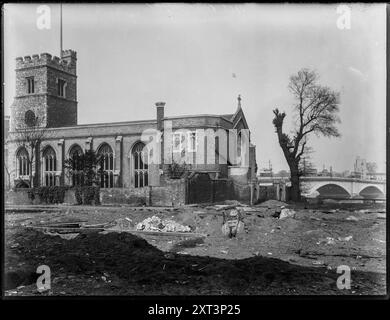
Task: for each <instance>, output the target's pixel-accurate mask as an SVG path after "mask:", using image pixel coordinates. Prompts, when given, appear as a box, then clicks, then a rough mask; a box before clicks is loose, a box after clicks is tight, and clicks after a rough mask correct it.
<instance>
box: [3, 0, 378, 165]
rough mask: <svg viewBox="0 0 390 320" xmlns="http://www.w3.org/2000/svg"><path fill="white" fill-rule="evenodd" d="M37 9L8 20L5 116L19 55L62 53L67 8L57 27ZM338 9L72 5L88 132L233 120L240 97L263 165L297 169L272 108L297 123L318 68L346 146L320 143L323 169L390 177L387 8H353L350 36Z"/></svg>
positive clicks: (11, 12)
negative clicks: (389, 172)
mask: <svg viewBox="0 0 390 320" xmlns="http://www.w3.org/2000/svg"><path fill="white" fill-rule="evenodd" d="M37 7H38V5H30V4H28V5H26V4H12V5H11V4H7V5H5V9H4V14H5V17H4V18H5V20H4V36H5V39H4V44H5V51H4V59H5V60H4V66H5V70H4V77H5V78H4V80H5V108H6V110H5V114H9V113H10V112H9V106H10V105H11V104H12V100H13V96H14V94H15V76H14V69H15V57H18V56H25V55H32V54H35V53H42V52H48V53H51V54H53V55H57V56H59V52H60V40H59V39H60V37H59V34H60V33H59V30H60V28H59V5H55V4H51V5H49V7H50V9H51V28H50V29H49V30H47V29H43V30H40V29H38V27H37V23H36V22H37V17H38V16H39V14H38V13H37ZM336 9H337V5H336V4H334V5H310V6H309V5H255V4H253V5H252V4H250V5H244V4H239V5H162V4H161V5H93V4H91V5H71V4H64V5H63V46H64V49H73V50H75V51H77V59H78V61H77V63H78V65H77V68H78V70H77V72H78V119H79V123H80V124H84V123H98V122H115V121H125V120H140V119H153V118H155V116H156V110H155V106H154V103H155V102H156V101H165V102H166V103H167V104H166V106H165V114H166V115H167V116H175V115H186V114H205V113H210V114H226V113H234V112H235V110H236V108H237V96H238V94H241V96H242V107H243V110H244V112H245V115H246V118H247V120H248V124H249V127H250V129H251V131H252V139H253V142H254V143H255V144H256V147H257V162H258V164H259V167H260V168H262V167H265V166H268V161H269V160H270V161H271V163H272V165H273V168H274V171H278V170H280V169H287V163H286V161H285V159H284V157H283V154H282V151H281V149H280V147H279V145H278V141H277V137H276V134H275V130H274V128H273V125H272V118H273V113H272V109H273V108H275V107H279V108H280V109H282V110H284V111H286V113H287V117H286V124H291V123H292V114H291V112H292V107H291V106H292V104H293V100H292V97H291V94H290V93H289V91H288V89H287V86H288V81H289V77H290V75H292V74H294V73H296V72H297V71H298V70H299V69H301V68H303V67H308V68H312V69H315V70H316V71H317V72H318V73H319V74H320V76H321V79H320V80H321V83H322V84H324V85H327V86H330V87H332V88H333V89H334V90H337V91H340V93H341V105H340V110H341V111H340V118H341V121H342V122H341V124H340V125H339V129H340V132H341V134H342V137H341V138H339V139H327V138H316V137H313V138H311V139H310V145H311V147H313V149H314V151H315V152H314V153H313V154H312V161H313V162H314V164H315V165H316V167H317V168H318V169H320V170H321V169H322V167H323V165H325V166H326V167H327V168H328V169H329V166H332V167H333V170H335V171H343V170H350V169H353V163H354V160H355V157H356V156H360V157H363V158H366V159H367V161H376V162H377V163H378V169H379V170H380V171H382V172H384V171H385V160H386V157H385V152H386V143H385V130H386V129H385V121H386V118H385V116H386V107H385V98H386V92H385V88H386V87H385V84H386V83H385V80H386V65H385V54H386V51H385V44H386V43H385V34H386V33H385V5H352V6H351V28H350V29H344V30H340V29H339V28H338V27H337V23H336V22H337V19H338V18H339V17H340V14H338V13H337V10H336Z"/></svg>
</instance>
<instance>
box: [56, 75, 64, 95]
mask: <svg viewBox="0 0 390 320" xmlns="http://www.w3.org/2000/svg"><path fill="white" fill-rule="evenodd" d="M57 94H58V95H59V96H60V97H63V98H65V96H66V81H65V80H62V79H57Z"/></svg>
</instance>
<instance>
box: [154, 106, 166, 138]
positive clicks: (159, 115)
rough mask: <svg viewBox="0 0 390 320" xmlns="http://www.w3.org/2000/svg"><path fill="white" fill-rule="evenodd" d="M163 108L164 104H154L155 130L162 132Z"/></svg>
mask: <svg viewBox="0 0 390 320" xmlns="http://www.w3.org/2000/svg"><path fill="white" fill-rule="evenodd" d="M164 106H165V102H156V107H157V130H160V131H162V130H163V128H164V124H163V119H164Z"/></svg>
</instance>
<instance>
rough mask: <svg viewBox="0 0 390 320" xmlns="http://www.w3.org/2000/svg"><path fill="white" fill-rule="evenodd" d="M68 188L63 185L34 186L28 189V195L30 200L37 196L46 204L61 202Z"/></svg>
mask: <svg viewBox="0 0 390 320" xmlns="http://www.w3.org/2000/svg"><path fill="white" fill-rule="evenodd" d="M68 189H69V187H64V186H51V187H34V188H32V189H30V190H28V197H29V198H30V199H31V200H32V201H33V200H34V199H36V198H37V197H38V198H39V200H40V201H41V202H45V203H47V204H56V203H63V202H64V198H65V192H66V190H68Z"/></svg>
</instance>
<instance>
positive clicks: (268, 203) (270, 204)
mask: <svg viewBox="0 0 390 320" xmlns="http://www.w3.org/2000/svg"><path fill="white" fill-rule="evenodd" d="M286 205H287V203H284V202H282V201H278V200H267V201H264V202H262V203H259V204H257V205H256V207H266V208H268V209H273V208H276V207H282V206H286Z"/></svg>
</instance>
